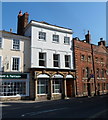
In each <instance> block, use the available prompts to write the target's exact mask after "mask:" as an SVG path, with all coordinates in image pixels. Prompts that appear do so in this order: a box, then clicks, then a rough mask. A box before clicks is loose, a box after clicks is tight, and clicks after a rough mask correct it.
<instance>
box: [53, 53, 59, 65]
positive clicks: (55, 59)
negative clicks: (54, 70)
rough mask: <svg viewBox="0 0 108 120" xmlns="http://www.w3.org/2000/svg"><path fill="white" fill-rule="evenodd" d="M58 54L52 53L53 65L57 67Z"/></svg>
mask: <svg viewBox="0 0 108 120" xmlns="http://www.w3.org/2000/svg"><path fill="white" fill-rule="evenodd" d="M59 57H60V56H59V54H53V65H54V67H59V59H60V58H59Z"/></svg>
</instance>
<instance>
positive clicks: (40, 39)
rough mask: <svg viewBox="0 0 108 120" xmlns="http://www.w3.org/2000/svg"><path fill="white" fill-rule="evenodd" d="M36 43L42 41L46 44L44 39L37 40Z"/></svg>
mask: <svg viewBox="0 0 108 120" xmlns="http://www.w3.org/2000/svg"><path fill="white" fill-rule="evenodd" d="M38 41H43V42H46V40H44V39H38Z"/></svg>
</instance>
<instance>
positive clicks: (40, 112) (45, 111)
mask: <svg viewBox="0 0 108 120" xmlns="http://www.w3.org/2000/svg"><path fill="white" fill-rule="evenodd" d="M63 109H67V108H59V109H52V110H44V111H39V112H30V113H25V114H23V115H21V116H22V117H24V116H26V115H29V116H33V115H39V114H42V113H47V112H52V111H57V110H63Z"/></svg>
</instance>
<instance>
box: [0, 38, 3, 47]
mask: <svg viewBox="0 0 108 120" xmlns="http://www.w3.org/2000/svg"><path fill="white" fill-rule="evenodd" d="M2 43H3V41H2V38H1V37H0V48H2Z"/></svg>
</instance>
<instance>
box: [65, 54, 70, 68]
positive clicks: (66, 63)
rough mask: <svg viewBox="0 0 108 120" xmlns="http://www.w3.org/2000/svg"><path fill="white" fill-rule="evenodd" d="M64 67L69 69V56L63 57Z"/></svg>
mask: <svg viewBox="0 0 108 120" xmlns="http://www.w3.org/2000/svg"><path fill="white" fill-rule="evenodd" d="M65 67H70V55H65Z"/></svg>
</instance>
